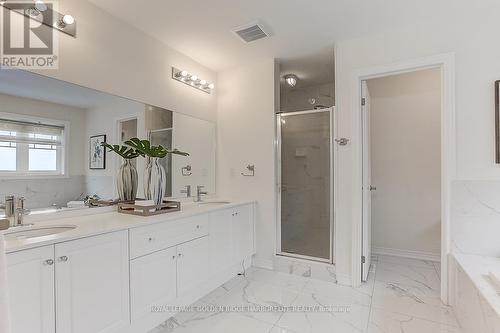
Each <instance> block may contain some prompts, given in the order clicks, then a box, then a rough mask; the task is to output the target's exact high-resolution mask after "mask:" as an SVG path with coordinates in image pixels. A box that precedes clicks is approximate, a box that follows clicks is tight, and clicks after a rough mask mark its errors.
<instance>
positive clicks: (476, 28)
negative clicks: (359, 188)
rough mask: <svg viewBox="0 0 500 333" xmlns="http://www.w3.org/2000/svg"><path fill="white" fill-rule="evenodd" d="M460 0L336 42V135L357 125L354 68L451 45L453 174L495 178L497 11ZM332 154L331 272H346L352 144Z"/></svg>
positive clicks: (499, 174)
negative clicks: (437, 16) (416, 20)
mask: <svg viewBox="0 0 500 333" xmlns="http://www.w3.org/2000/svg"><path fill="white" fill-rule="evenodd" d="M462 7H463V9H460V10H457V9H453V10H451V9H450V15H449V16H447V17H443V18H441V20H439V21H433V22H427V23H426V24H425V25H421V26H415V27H413V28H411V29H394V30H392V31H389V32H386V33H384V34H383V35H374V36H366V37H363V38H359V39H352V40H346V41H340V42H338V43H337V45H336V72H337V79H336V82H337V86H336V89H337V93H336V96H337V106H338V107H337V111H338V116H339V126H340V128H339V136H342V137H348V138H349V137H351V135H352V133H353V129H354V128H355V127H358V126H359V124H356V123H354V122H353V119H352V112H353V110H354V108H355V107H356V105H353V104H352V102H353V101H352V96H353V95H354V91H351V89H352V88H351V87H352V84H353V80H354V73H355V72H356V71H357V70H359V69H362V68H367V67H372V66H380V65H387V64H391V63H394V62H399V61H407V60H410V59H415V58H420V57H426V56H430V55H434V54H438V53H447V52H454V53H455V55H456V101H455V102H456V115H457V119H456V126H457V138H456V145H457V166H456V167H457V175H458V179H461V180H467V179H471V180H472V179H475V180H497V179H500V168H499V167H498V166H497V165H495V164H494V153H495V149H494V147H495V146H494V138H495V134H494V88H493V82H494V81H495V80H497V79H499V78H500V62H499V61H498V59H499V58H500V45H499V44H498V43H494V42H492V41H494V40H495V39H496V38H497V37H496V35H497V32H498V31H499V29H500V21H499V20H498V15H497V12H496V11H492V10H489V9H488V6H486V5H483V3H482V2H481V3H468V6H462ZM474 18H476V19H474ZM478 20H480V21H478ZM338 158H339V160H340V165H339V184H338V185H339V193H342V196H341V197H339V198H338V200H339V204H338V208H337V220H336V222H337V237H336V239H337V244H338V248H337V272H339V273H340V274H347V275H350V274H351V247H352V242H351V240H352V228H351V225H352V218H353V212H354V211H355V210H357V209H358V208H359V207H358V206H357V203H356V202H354V201H353V200H352V189H353V188H352V186H353V184H355V183H356V182H355V181H354V179H355V178H356V177H357V175H354V174H352V172H351V170H352V168H353V165H352V159H353V154H352V151H351V146H347V147H344V148H341V149H339V155H338ZM452 204H453V203H452ZM454 223H455V221H452V224H454ZM452 228H453V225H452ZM478 229H479V230H478V233H481V236H482V237H481V238H482V239H483V241H485V240H488V239H489V240H491V241H493V238H495V237H496V238H498V237H497V235H498V233H496V232H495V230H493V229H491V228H489V227H488V225H484V226H479V225H478ZM496 241H497V242H498V239H497V240H496Z"/></svg>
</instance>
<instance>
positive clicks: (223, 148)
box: [217, 59, 276, 265]
mask: <svg viewBox="0 0 500 333" xmlns="http://www.w3.org/2000/svg"><path fill="white" fill-rule="evenodd" d="M274 72H275V64H274V61H273V60H272V59H269V60H265V61H261V62H258V63H254V64H250V65H247V66H244V67H239V68H235V69H232V70H228V71H224V72H222V73H220V74H219V77H218V83H219V88H218V89H219V91H218V95H219V103H218V126H217V135H218V142H217V147H218V155H217V168H218V173H217V191H218V193H219V194H221V195H222V196H228V197H230V198H233V197H234V198H247V199H257V200H258V204H257V216H256V218H257V227H256V228H257V236H256V238H257V255H256V262H258V263H260V264H265V265H272V259H273V255H274V253H275V245H274V244H275V240H276V229H275V228H276V225H275V201H276V200H275V192H274V191H275V183H276V181H275V169H274V144H273V142H274V121H275V117H274V110H275V109H274V108H275V99H274V93H275V89H274V88H275V81H274ZM247 164H255V177H243V176H241V175H240V173H241V172H244V171H246V169H245V167H246V165H247Z"/></svg>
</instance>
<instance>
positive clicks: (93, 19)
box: [39, 0, 217, 120]
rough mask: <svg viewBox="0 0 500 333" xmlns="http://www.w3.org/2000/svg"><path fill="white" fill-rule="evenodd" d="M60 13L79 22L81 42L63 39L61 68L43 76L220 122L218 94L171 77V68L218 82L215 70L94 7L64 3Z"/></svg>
mask: <svg viewBox="0 0 500 333" xmlns="http://www.w3.org/2000/svg"><path fill="white" fill-rule="evenodd" d="M59 8H60V11H61V12H65V13H70V14H72V15H73V16H74V17H75V19H76V21H77V37H76V38H73V37H70V36H68V35H66V34H62V33H60V34H58V36H59V48H60V50H59V69H58V70H42V71H39V73H41V74H43V75H46V76H50V77H54V78H57V79H61V80H64V81H68V82H71V83H75V84H79V85H83V86H85V87H89V88H94V89H97V90H101V91H104V92H108V93H112V94H116V95H119V96H123V97H127V98H131V99H134V100H138V101H142V102H144V103H146V104H151V105H156V106H160V107H163V108H166V109H169V110H172V111H177V112H181V113H184V114H188V115H193V116H196V117H199V118H202V119H208V120H215V119H216V107H217V97H216V93H212V94H207V93H204V92H202V91H199V90H197V89H193V88H191V87H189V86H187V85H185V84H182V83H180V82H177V81H175V80H173V79H172V78H171V66H175V67H178V68H181V69H185V70H187V71H190V72H193V73H197V74H198V75H199V76H200V77H202V78H205V79H206V80H208V81H212V82H215V81H216V74H215V73H214V72H213V71H211V70H209V69H207V68H205V67H203V66H201V65H200V64H198V63H196V62H195V61H193V60H192V59H190V58H188V57H187V56H185V55H183V54H181V53H179V52H177V51H175V50H173V49H172V48H170V47H168V46H166V45H164V44H162V43H161V42H159V41H158V40H156V39H153V38H151V37H149V36H147V35H146V34H144V33H143V32H141V31H139V30H138V29H136V28H134V27H132V26H130V25H128V24H126V23H124V22H122V21H120V20H119V19H117V18H115V17H113V16H111V15H109V14H108V13H106V12H104V11H103V10H101V9H99V8H98V7H96V6H94V5H93V4H91V3H90V2H87V1H85V0H64V1H61V2H60V3H59ZM145 10H151V8H149V9H147V8H146V9H145ZM215 85H216V88H217V83H216V82H215ZM216 90H217V89H216Z"/></svg>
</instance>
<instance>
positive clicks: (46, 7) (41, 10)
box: [0, 0, 76, 37]
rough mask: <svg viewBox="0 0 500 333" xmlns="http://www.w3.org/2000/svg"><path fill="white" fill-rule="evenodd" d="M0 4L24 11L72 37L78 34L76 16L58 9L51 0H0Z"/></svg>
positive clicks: (33, 18)
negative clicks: (31, 0)
mask: <svg viewBox="0 0 500 333" xmlns="http://www.w3.org/2000/svg"><path fill="white" fill-rule="evenodd" d="M0 5H1V6H3V7H4V8H7V9H9V10H12V11H16V12H19V13H23V15H24V16H26V17H29V18H31V19H32V20H35V21H37V22H40V23H42V24H44V25H46V26H49V27H52V28H54V29H57V30H59V31H61V32H64V33H66V34H68V35H70V36H72V37H75V36H76V22H75V18H74V17H73V16H71V15H68V14H62V13H59V12H58V11H56V10H55V9H54V8H53V6H52V4H51V3H50V2H48V3H46V2H45V1H42V0H36V1H33V2H32V3H29V2H18V1H3V0H0Z"/></svg>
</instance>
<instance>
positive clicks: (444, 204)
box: [352, 54, 456, 304]
mask: <svg viewBox="0 0 500 333" xmlns="http://www.w3.org/2000/svg"><path fill="white" fill-rule="evenodd" d="M432 68H436V69H438V70H439V71H440V77H441V108H440V111H441V112H440V119H441V124H440V129H441V133H440V134H441V135H440V140H439V142H435V145H439V146H440V147H441V157H440V159H441V166H440V169H441V170H440V175H441V184H440V188H441V196H440V198H439V199H438V200H440V203H441V216H440V217H441V218H440V222H441V225H440V229H441V244H440V245H441V253H440V259H441V263H440V265H439V270H440V277H441V278H440V284H441V288H440V294H441V300H442V301H443V302H444V303H445V304H448V303H449V299H448V296H449V294H450V293H449V290H448V289H449V281H448V280H449V276H448V254H449V253H450V247H451V242H450V227H449V225H450V187H451V181H452V179H454V178H455V175H456V163H455V161H456V152H455V136H456V128H455V103H454V99H455V85H454V82H455V81H454V55H453V54H439V55H435V56H431V57H426V58H421V59H413V60H409V61H403V62H399V63H394V64H390V65H386V66H376V67H373V68H366V69H361V70H358V71H356V72H355V73H354V77H353V78H355V80H353V81H352V82H353V84H355V85H353V86H352V89H353V91H354V92H355V93H354V94H353V97H354V98H355V100H356V101H357V103H356V104H357V105H359V108H355V109H354V110H355V111H354V113H353V122H354V123H357V124H359V125H358V126H359V127H357V128H356V127H355V128H354V132H353V141H352V146H353V147H352V148H353V151H354V158H353V163H354V165H353V172H354V173H353V182H354V187H353V194H354V198H355V201H354V205H353V211H352V213H353V247H352V255H353V260H352V285H353V286H355V287H356V286H359V285H360V283H361V280H362V277H363V274H362V269H363V268H365V269H366V268H367V267H368V266H367V265H366V264H367V262H369V258H370V251H371V246H370V247H367V246H366V244H367V237H363V236H366V235H367V232H366V231H367V227H368V228H369V225H368V226H367V223H369V221H370V220H369V219H368V218H366V211H367V209H366V208H365V207H366V203H367V202H366V198H367V195H366V191H367V190H368V191H369V187H367V186H363V185H366V184H363V181H366V175H365V176H364V173H363V170H364V166H365V164H366V159H365V156H366V152H365V154H364V153H363V152H364V149H363V141H364V137H363V134H364V132H365V131H363V129H364V126H363V123H366V121H365V120H364V119H363V105H362V104H363V103H362V102H363V100H362V89H363V87H362V86H363V84H362V82H363V81H367V80H370V79H374V78H381V77H387V76H392V75H396V74H404V73H411V72H415V71H421V70H426V69H432ZM353 101H354V100H353ZM365 169H366V167H365ZM356 184H359V187H358V186H356ZM375 187H376V186H375ZM363 230H365V233H364V235H363ZM369 239H370V240H371V237H370V238H369ZM363 245H364V246H363ZM358 256H359V257H358ZM363 256H365V258H366V259H367V260H365V263H362V261H363ZM358 258H359V259H358ZM368 264H369V263H368Z"/></svg>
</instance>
